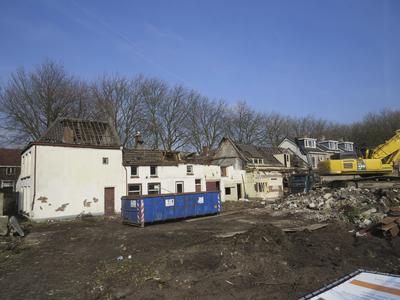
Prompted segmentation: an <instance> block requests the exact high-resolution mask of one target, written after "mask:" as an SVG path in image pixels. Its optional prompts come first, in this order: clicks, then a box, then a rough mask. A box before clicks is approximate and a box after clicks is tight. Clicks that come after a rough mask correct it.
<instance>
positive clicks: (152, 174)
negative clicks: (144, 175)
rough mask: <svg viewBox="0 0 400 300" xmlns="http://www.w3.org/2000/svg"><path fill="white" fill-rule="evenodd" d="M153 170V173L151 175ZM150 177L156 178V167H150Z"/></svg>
mask: <svg viewBox="0 0 400 300" xmlns="http://www.w3.org/2000/svg"><path fill="white" fill-rule="evenodd" d="M153 169H154V173H152V170H153ZM150 177H157V166H150Z"/></svg>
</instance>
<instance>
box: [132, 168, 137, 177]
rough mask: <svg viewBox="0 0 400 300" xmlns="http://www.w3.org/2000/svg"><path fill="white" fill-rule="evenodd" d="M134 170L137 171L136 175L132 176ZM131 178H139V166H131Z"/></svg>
mask: <svg viewBox="0 0 400 300" xmlns="http://www.w3.org/2000/svg"><path fill="white" fill-rule="evenodd" d="M133 170H135V172H134V173H135V174H132V173H133V172H132V171H133ZM131 177H139V167H138V166H131Z"/></svg>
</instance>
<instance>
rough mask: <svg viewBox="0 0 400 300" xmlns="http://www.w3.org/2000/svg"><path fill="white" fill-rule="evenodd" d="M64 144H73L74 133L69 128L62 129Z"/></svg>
mask: <svg viewBox="0 0 400 300" xmlns="http://www.w3.org/2000/svg"><path fill="white" fill-rule="evenodd" d="M64 143H66V144H73V143H74V131H73V130H72V129H71V128H69V127H64Z"/></svg>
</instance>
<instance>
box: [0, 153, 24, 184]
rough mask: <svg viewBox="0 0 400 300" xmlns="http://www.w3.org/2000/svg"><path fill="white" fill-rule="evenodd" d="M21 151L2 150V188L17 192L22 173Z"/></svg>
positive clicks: (0, 180) (0, 161)
mask: <svg viewBox="0 0 400 300" xmlns="http://www.w3.org/2000/svg"><path fill="white" fill-rule="evenodd" d="M20 151H21V150H20V149H6V148H0V188H1V189H7V190H10V191H13V192H15V191H16V184H17V181H18V177H19V174H20V173H21V156H20V154H19V153H20Z"/></svg>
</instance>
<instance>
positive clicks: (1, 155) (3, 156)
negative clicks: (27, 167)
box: [0, 148, 21, 166]
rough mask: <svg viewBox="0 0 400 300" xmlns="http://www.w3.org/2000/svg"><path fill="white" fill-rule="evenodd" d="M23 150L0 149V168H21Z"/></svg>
mask: <svg viewBox="0 0 400 300" xmlns="http://www.w3.org/2000/svg"><path fill="white" fill-rule="evenodd" d="M20 151H21V149H7V148H0V166H21V155H20Z"/></svg>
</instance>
